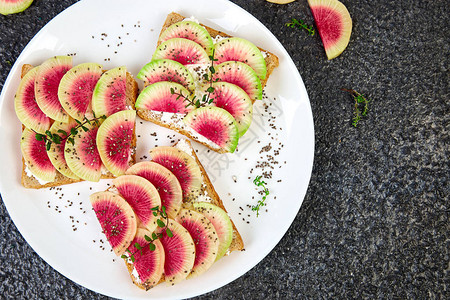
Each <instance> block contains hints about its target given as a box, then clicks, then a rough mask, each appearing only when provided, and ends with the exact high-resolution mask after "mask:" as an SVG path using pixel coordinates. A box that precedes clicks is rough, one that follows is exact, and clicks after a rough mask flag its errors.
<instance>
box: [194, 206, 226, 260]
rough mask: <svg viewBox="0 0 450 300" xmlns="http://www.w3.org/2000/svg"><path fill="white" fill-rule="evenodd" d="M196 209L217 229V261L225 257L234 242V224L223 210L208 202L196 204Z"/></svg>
mask: <svg viewBox="0 0 450 300" xmlns="http://www.w3.org/2000/svg"><path fill="white" fill-rule="evenodd" d="M194 208H195V210H196V211H198V212H199V213H201V214H202V215H204V216H205V217H207V218H208V220H209V221H211V223H212V224H213V225H214V228H215V229H216V232H217V234H218V236H219V250H218V252H217V257H216V261H217V260H219V259H220V258H221V257H222V256H224V255H225V253H226V252H227V251H228V248H230V245H231V241H232V240H233V224H232V223H231V220H230V217H229V216H228V214H227V213H226V212H225V211H224V210H223V209H222V208H220V207H218V206H216V205H213V204H211V203H208V202H195V203H194Z"/></svg>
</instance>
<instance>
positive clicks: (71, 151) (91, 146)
mask: <svg viewBox="0 0 450 300" xmlns="http://www.w3.org/2000/svg"><path fill="white" fill-rule="evenodd" d="M85 127H86V128H87V129H88V131H84V130H81V129H79V130H78V133H77V134H76V135H75V136H73V140H74V143H73V144H72V143H71V142H66V145H65V147H64V158H65V159H66V162H67V165H68V166H69V168H70V170H71V171H72V172H73V173H74V174H75V175H77V176H78V177H80V178H81V179H84V180H88V181H95V182H97V181H99V180H100V177H101V175H102V174H101V173H102V160H101V159H100V154H99V153H98V149H97V143H96V137H97V131H98V127H96V126H95V124H86V125H85Z"/></svg>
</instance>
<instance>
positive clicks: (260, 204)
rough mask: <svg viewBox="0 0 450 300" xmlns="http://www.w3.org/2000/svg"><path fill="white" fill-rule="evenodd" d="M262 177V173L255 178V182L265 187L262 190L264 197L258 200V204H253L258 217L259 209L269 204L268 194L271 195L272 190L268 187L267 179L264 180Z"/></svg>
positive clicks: (258, 185)
mask: <svg viewBox="0 0 450 300" xmlns="http://www.w3.org/2000/svg"><path fill="white" fill-rule="evenodd" d="M261 178H262V176H261V175H259V176H256V178H255V179H254V180H253V183H254V184H255V185H256V186H257V187H262V188H263V190H262V195H263V196H262V199H261V200H258V203H257V204H256V205H253V206H252V210H253V211H256V216H257V217H259V209H260V208H261V207H262V206H266V205H267V203H266V199H267V196H269V194H270V192H269V189H268V188H267V186H266V185H267V183H266V182H265V181H263V180H261Z"/></svg>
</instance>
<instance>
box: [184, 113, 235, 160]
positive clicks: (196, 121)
mask: <svg viewBox="0 0 450 300" xmlns="http://www.w3.org/2000/svg"><path fill="white" fill-rule="evenodd" d="M183 121H184V123H185V124H186V125H187V126H189V127H190V128H191V129H193V130H194V131H195V132H197V133H198V134H200V135H202V136H204V137H205V138H207V139H208V140H210V141H212V142H214V143H216V144H217V145H218V146H220V147H221V148H223V149H225V150H226V151H228V152H231V153H233V152H234V150H236V147H237V143H238V140H239V131H238V127H237V124H236V120H235V119H234V118H233V116H232V115H231V114H230V113H229V112H228V111H226V110H225V109H223V108H220V107H213V106H207V107H200V108H197V109H194V110H193V111H191V112H190V113H189V114H187V115H186V117H184V119H183Z"/></svg>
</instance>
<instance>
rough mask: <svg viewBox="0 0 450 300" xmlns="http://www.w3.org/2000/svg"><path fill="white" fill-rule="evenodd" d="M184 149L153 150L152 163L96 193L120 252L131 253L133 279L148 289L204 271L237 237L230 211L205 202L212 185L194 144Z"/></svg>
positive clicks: (140, 165)
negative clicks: (228, 212)
mask: <svg viewBox="0 0 450 300" xmlns="http://www.w3.org/2000/svg"><path fill="white" fill-rule="evenodd" d="M179 143H184V145H185V146H186V145H189V144H186V142H185V141H184V140H183V141H180V142H179ZM188 147H190V145H189V146H188ZM180 148H182V147H156V148H153V149H151V150H150V156H151V161H145V162H140V163H137V164H135V165H134V166H132V167H130V168H129V169H128V170H127V171H126V175H122V176H119V177H117V178H116V179H114V180H113V186H112V187H111V188H110V189H109V190H108V191H104V192H97V193H94V194H92V195H91V197H90V200H91V203H92V206H93V208H94V211H95V213H96V215H97V218H98V220H99V222H100V224H101V226H102V229H103V232H104V234H105V235H106V237H107V239H108V241H109V242H110V244H111V246H112V248H113V249H114V252H115V253H116V254H117V255H119V256H122V255H125V256H123V258H124V259H125V262H126V264H127V267H128V269H129V272H130V275H131V277H132V279H133V282H134V283H135V284H136V285H138V286H139V287H141V288H143V289H146V290H148V289H150V288H152V287H153V286H155V285H156V284H158V283H159V282H161V281H166V282H167V283H168V284H171V285H173V284H175V283H177V282H180V281H181V280H184V279H186V278H190V277H194V276H198V275H200V274H202V273H203V272H205V271H206V270H208V269H209V268H210V267H211V265H212V264H213V263H214V262H215V261H216V260H217V259H219V258H221V257H222V256H223V255H225V253H226V252H227V251H228V249H229V248H230V245H231V242H232V238H233V226H232V222H231V220H230V218H229V216H228V214H227V213H226V212H225V211H224V210H223V209H222V208H220V207H219V206H217V205H214V204H212V203H210V202H206V201H204V200H207V199H208V197H206V196H205V193H206V191H205V189H206V186H205V182H204V180H203V177H202V176H203V175H202V172H201V170H200V167H199V165H198V164H197V163H196V161H195V158H194V157H193V156H191V155H192V152H191V153H189V149H192V148H188V150H186V147H184V148H182V149H180ZM183 150H184V151H183ZM185 151H187V152H185ZM199 199H203V201H202V200H199ZM211 200H212V199H209V201H211ZM161 210H162V211H163V212H164V213H161ZM161 222H162V223H161ZM161 224H164V225H161ZM167 229H169V230H167Z"/></svg>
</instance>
